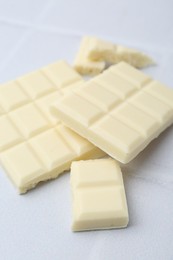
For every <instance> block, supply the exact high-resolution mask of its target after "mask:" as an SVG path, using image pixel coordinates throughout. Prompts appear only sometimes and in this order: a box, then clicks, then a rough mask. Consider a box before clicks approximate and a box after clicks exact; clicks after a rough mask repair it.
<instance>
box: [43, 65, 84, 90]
mask: <svg viewBox="0 0 173 260" xmlns="http://www.w3.org/2000/svg"><path fill="white" fill-rule="evenodd" d="M42 71H43V72H44V73H45V75H47V77H48V78H49V79H50V80H52V82H54V83H55V85H56V86H57V87H58V88H62V87H65V86H67V85H70V84H72V83H74V82H76V81H80V80H82V79H81V77H80V76H79V74H78V73H77V72H75V71H74V70H73V69H72V68H71V67H70V66H68V64H67V63H66V62H64V61H60V62H59V63H54V64H51V65H49V66H48V67H45V68H43V69H42Z"/></svg>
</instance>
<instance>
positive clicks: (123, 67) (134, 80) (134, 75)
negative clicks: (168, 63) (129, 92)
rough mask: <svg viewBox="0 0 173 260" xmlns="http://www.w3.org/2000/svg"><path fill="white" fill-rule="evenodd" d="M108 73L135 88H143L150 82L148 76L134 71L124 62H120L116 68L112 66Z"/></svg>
mask: <svg viewBox="0 0 173 260" xmlns="http://www.w3.org/2000/svg"><path fill="white" fill-rule="evenodd" d="M110 71H111V72H112V73H114V74H115V75H119V76H120V77H122V78H124V79H126V80H127V81H128V82H129V83H131V84H133V86H135V87H137V88H141V87H143V86H144V85H145V84H147V83H148V82H149V81H150V80H151V78H150V77H149V76H147V75H146V74H144V73H142V72H141V71H140V70H137V69H135V68H134V67H133V66H130V65H128V64H127V63H126V62H120V63H118V64H117V65H116V66H112V67H111V68H110Z"/></svg>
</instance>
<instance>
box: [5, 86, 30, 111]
mask: <svg viewBox="0 0 173 260" xmlns="http://www.w3.org/2000/svg"><path fill="white" fill-rule="evenodd" d="M29 100H30V98H29V97H28V96H27V95H26V94H25V92H24V91H23V89H22V88H21V87H20V86H19V85H18V84H17V82H16V81H11V82H9V83H6V84H4V85H1V86H0V103H1V105H2V107H3V108H4V110H5V111H6V112H9V111H10V110H12V109H15V108H17V107H19V106H21V105H24V104H26V103H28V102H29Z"/></svg>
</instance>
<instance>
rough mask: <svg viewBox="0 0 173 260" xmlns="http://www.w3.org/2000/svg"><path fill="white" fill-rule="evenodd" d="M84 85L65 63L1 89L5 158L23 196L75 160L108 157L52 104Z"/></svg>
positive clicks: (1, 155)
mask: <svg viewBox="0 0 173 260" xmlns="http://www.w3.org/2000/svg"><path fill="white" fill-rule="evenodd" d="M81 82H83V80H82V78H81V77H80V76H79V75H78V73H76V72H75V71H74V70H73V69H72V68H71V67H70V66H69V65H68V64H66V63H65V62H63V61H61V62H57V63H55V64H51V65H49V66H47V67H45V68H43V69H41V70H38V71H36V72H32V73H30V74H27V75H26V76H23V77H20V78H18V79H17V80H15V81H12V82H10V83H7V84H3V85H1V86H0V159H1V163H2V166H3V167H4V168H5V170H6V172H7V174H8V176H9V177H10V179H11V180H12V182H13V183H14V185H15V186H16V187H17V188H18V190H19V192H20V193H25V192H26V191H27V190H29V189H31V188H33V187H34V186H35V185H36V184H37V183H38V182H40V181H45V180H48V179H52V178H56V177H57V176H58V175H59V174H60V173H62V172H63V171H65V170H68V169H69V168H70V165H71V162H72V161H73V160H77V159H81V158H84V159H85V158H88V159H89V158H98V157H100V156H102V155H103V154H104V153H103V152H102V151H100V150H99V149H98V148H96V147H94V146H93V145H92V144H90V143H89V142H88V141H87V140H85V139H84V138H82V137H80V136H78V135H77V134H76V133H74V132H73V131H72V130H70V129H67V127H65V126H63V124H61V123H60V121H59V119H58V118H57V117H55V116H53V115H52V113H51V112H50V106H51V104H52V103H54V102H55V101H57V100H58V99H59V98H60V97H61V96H62V95H63V93H65V92H66V91H67V89H68V88H70V90H71V89H72V87H73V88H74V89H75V88H76V86H78V85H80V84H81ZM70 90H69V91H67V92H70Z"/></svg>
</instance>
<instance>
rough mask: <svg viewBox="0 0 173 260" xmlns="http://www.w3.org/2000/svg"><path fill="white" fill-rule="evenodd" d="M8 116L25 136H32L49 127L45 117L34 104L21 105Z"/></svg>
mask: <svg viewBox="0 0 173 260" xmlns="http://www.w3.org/2000/svg"><path fill="white" fill-rule="evenodd" d="M10 118H11V119H12V121H13V123H14V124H15V125H16V126H17V128H18V129H20V131H21V132H22V134H23V135H24V137H25V138H29V137H31V136H34V135H35V134H38V133H40V132H41V131H43V130H45V129H47V128H49V123H48V121H47V120H46V118H45V117H44V116H43V115H42V114H41V113H40V111H39V110H38V108H37V107H36V106H35V105H34V104H29V105H26V106H23V107H22V108H19V109H17V110H15V111H14V112H12V113H10Z"/></svg>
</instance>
